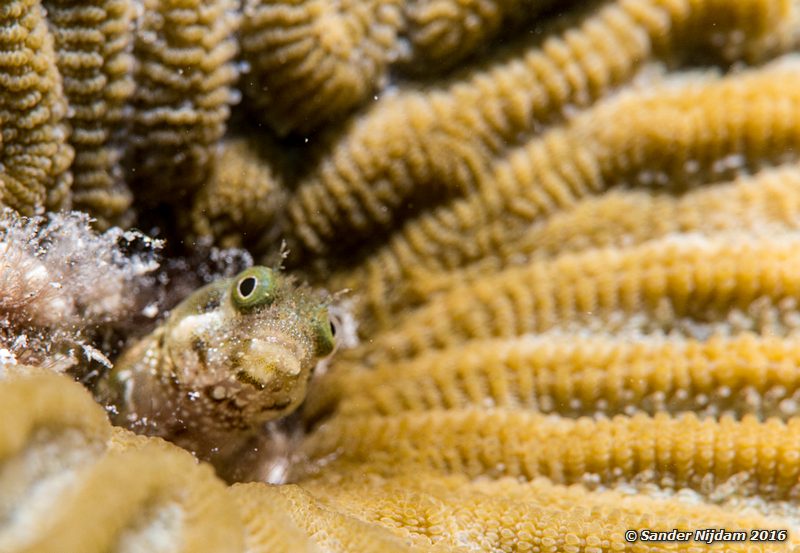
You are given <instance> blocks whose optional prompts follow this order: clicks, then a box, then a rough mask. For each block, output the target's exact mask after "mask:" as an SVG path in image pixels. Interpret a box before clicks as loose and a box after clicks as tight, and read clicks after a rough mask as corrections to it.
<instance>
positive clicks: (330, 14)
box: [241, 0, 401, 134]
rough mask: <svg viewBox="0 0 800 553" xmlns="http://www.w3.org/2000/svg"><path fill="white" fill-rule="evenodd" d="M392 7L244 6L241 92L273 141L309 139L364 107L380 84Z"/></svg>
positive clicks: (354, 0)
mask: <svg viewBox="0 0 800 553" xmlns="http://www.w3.org/2000/svg"><path fill="white" fill-rule="evenodd" d="M399 4H400V2H399V1H398V0H369V1H366V2H365V1H363V0H361V1H359V0H344V1H337V2H333V1H331V0H281V1H278V2H275V1H268V0H245V7H244V13H245V17H244V22H243V24H242V36H241V43H242V52H243V54H244V57H245V59H246V60H247V61H248V62H249V64H250V73H249V74H248V75H247V76H246V77H245V79H244V80H245V90H246V91H247V92H248V93H249V94H250V98H251V100H252V102H253V106H254V107H255V108H256V109H258V110H259V111H260V112H261V114H260V115H261V118H262V119H263V120H264V121H265V122H266V123H267V124H268V125H270V126H272V127H273V128H274V129H275V130H276V131H277V132H278V133H279V134H286V133H289V132H300V133H303V132H309V131H312V130H314V129H315V128H317V127H319V126H320V125H321V124H322V123H325V122H329V121H331V120H333V119H336V118H338V117H341V115H343V114H344V113H346V112H347V111H349V110H351V109H353V108H354V107H356V106H357V105H359V104H361V103H362V102H364V100H365V99H366V97H367V95H369V94H370V93H372V92H373V91H374V90H375V89H376V88H378V87H379V86H380V83H381V81H382V80H383V79H385V75H386V70H387V66H388V63H389V61H390V60H391V58H392V57H393V53H392V51H393V49H395V48H396V46H395V43H396V33H397V29H398V27H399V26H400V23H401V18H400V10H399Z"/></svg>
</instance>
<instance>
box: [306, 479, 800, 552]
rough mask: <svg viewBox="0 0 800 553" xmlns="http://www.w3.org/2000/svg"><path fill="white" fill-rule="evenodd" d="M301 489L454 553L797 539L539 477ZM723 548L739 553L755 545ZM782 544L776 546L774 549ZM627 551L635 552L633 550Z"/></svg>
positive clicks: (665, 502)
mask: <svg viewBox="0 0 800 553" xmlns="http://www.w3.org/2000/svg"><path fill="white" fill-rule="evenodd" d="M304 487H305V488H306V489H308V490H310V491H311V492H312V493H313V494H314V495H316V496H317V497H320V498H321V499H324V500H325V501H326V502H327V503H329V504H332V505H334V506H335V507H336V508H337V510H339V511H341V512H344V513H348V514H351V515H352V516H357V517H359V518H360V519H362V520H366V521H369V522H372V523H373V524H380V525H384V526H387V527H388V528H389V529H390V530H392V531H393V532H395V533H396V534H398V535H400V536H403V537H406V538H407V539H414V540H420V538H424V539H427V540H429V542H428V544H427V548H430V547H433V546H434V545H433V544H436V546H438V547H442V546H446V547H448V548H449V549H450V550H453V551H462V550H463V551H475V550H478V551H536V550H538V551H552V552H557V551H587V552H596V553H599V552H601V551H623V550H628V549H625V547H626V544H624V541H622V540H620V536H624V535H625V531H626V530H628V529H654V530H662V531H669V530H672V529H673V528H681V529H686V530H694V529H696V528H708V527H712V528H720V527H721V528H789V529H790V530H789V534H791V536H790V538H789V542H790V543H794V542H796V541H797V538H796V537H795V536H794V535H793V532H794V529H793V524H792V523H791V521H790V519H788V518H787V519H783V520H781V519H780V518H779V517H774V518H768V517H765V516H762V515H759V514H754V513H753V511H752V510H749V511H748V510H747V509H746V507H745V506H743V505H741V506H739V507H738V508H737V507H733V506H732V505H726V507H725V508H723V507H721V506H718V505H715V504H712V503H706V502H704V501H702V500H698V499H699V498H698V497H686V494H685V493H684V497H680V496H665V494H661V495H659V494H653V495H654V496H653V497H648V496H647V492H646V491H645V490H643V493H639V494H630V493H626V492H625V490H620V491H599V492H588V491H587V490H586V489H585V488H584V487H583V486H571V487H565V486H561V485H554V484H552V483H550V482H548V481H546V480H545V479H543V478H539V479H535V480H533V481H532V482H519V481H518V480H516V479H511V478H501V479H498V480H486V479H484V480H478V481H470V480H469V479H467V478H464V477H462V476H449V477H444V476H442V475H435V474H430V473H426V472H415V473H413V474H402V475H398V476H396V477H391V478H386V477H382V476H379V475H378V474H375V473H371V472H366V473H365V472H364V471H363V470H361V471H358V472H346V473H344V474H343V475H340V476H339V477H337V478H335V479H326V478H322V479H318V480H312V481H310V482H307V483H305V485H304ZM454 506H455V508H454ZM742 507H745V508H742ZM649 545H650V547H651V548H652V549H649V550H652V551H661V550H662V548H663V550H671V551H692V550H693V548H696V547H697V546H698V545H699V544H698V543H696V542H688V543H687V542H684V543H660V544H658V543H653V544H649ZM726 545H728V546H731V547H733V548H735V547H736V546H737V545H738V546H740V547H741V548H742V550H744V551H746V550H748V549H747V548H748V547H749V546H750V545H752V544H735V543H733V544H726ZM765 545H766V544H765ZM787 545H788V544H786V543H779V544H774V545H773V546H774V548H775V550H776V551H781V550H784V549H785V548H786V547H787ZM627 547H629V548H630V549H629V550H633V551H636V550H637V549H636V547H637V546H636V545H634V544H628V545H627ZM767 547H769V546H767ZM427 548H426V550H428V549H427ZM765 549H766V548H765ZM732 550H735V549H732Z"/></svg>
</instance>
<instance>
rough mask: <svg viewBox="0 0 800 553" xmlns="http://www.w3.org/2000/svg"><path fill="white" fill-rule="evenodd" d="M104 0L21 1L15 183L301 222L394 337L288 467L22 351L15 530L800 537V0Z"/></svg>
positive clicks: (445, 545) (541, 538)
mask: <svg viewBox="0 0 800 553" xmlns="http://www.w3.org/2000/svg"><path fill="white" fill-rule="evenodd" d="M78 4H79V3H74V4H73V3H69V2H55V1H51V2H50V3H49V4H48V5H47V6H48V9H47V18H46V19H45V18H44V13H45V12H44V10H43V8H42V6H41V5H39V4H38V3H36V2H33V1H31V2H13V3H11V4H9V6H8V7H5V6H4V7H0V22H2V23H3V25H4V26H3V27H2V29H5V30H4V31H2V32H0V44H2V45H3V46H2V48H3V50H2V52H0V75H3V77H0V79H4V80H2V81H0V82H9V83H14V85H13V86H11V85H9V92H7V93H5V94H3V95H0V98H1V100H0V101H2V102H4V103H3V104H2V105H3V106H4V107H3V110H5V111H3V112H0V121H2V125H3V127H2V131H3V132H2V140H3V142H2V146H1V147H2V149H0V155H2V156H3V157H2V163H3V165H2V171H5V172H0V176H1V177H2V180H0V182H1V183H2V188H0V190H1V191H2V196H0V201H2V203H3V204H5V205H9V206H11V207H13V208H15V209H18V210H22V211H34V210H37V209H43V208H46V207H50V206H52V207H55V206H56V205H61V204H64V205H66V204H67V203H68V201H69V196H70V179H71V178H72V177H71V175H74V183H73V184H72V185H71V194H72V198H73V201H74V202H75V204H76V205H78V206H80V207H82V208H84V209H88V210H89V211H90V212H92V213H93V214H94V215H95V216H97V217H103V218H104V221H107V222H108V223H111V222H114V221H121V220H124V219H125V217H127V215H126V213H129V212H130V213H136V212H137V211H139V213H141V209H142V206H147V205H148V204H150V205H152V203H160V202H164V203H167V204H171V205H172V207H171V208H170V209H169V210H168V211H166V213H168V217H169V218H170V219H169V220H168V221H163V220H162V221H161V222H164V223H172V222H173V221H174V223H175V225H174V226H175V227H176V228H177V229H179V230H178V231H177V234H176V235H174V236H170V238H172V239H174V240H182V241H185V242H186V243H191V242H192V239H194V238H197V237H204V238H206V239H210V240H213V241H216V243H217V244H222V245H226V246H230V245H235V246H241V245H244V246H247V247H249V248H251V251H252V252H253V253H255V254H256V256H259V255H261V256H263V257H264V259H267V258H268V257H269V256H270V255H275V253H276V252H278V251H280V246H279V244H280V240H279V238H285V239H286V241H287V243H288V245H289V249H290V253H289V256H288V258H287V259H286V260H285V264H286V265H287V266H288V268H290V269H293V270H295V271H297V272H298V273H300V274H302V275H303V276H304V277H305V278H307V279H309V280H312V281H314V284H317V285H321V286H324V287H326V288H328V289H329V290H331V291H333V292H335V291H338V290H342V289H349V292H347V293H344V294H341V295H340V297H341V301H342V303H343V304H345V305H346V306H347V309H349V310H351V311H352V315H353V317H354V320H355V321H356V322H357V324H358V329H357V333H358V337H359V338H360V343H357V344H345V345H344V346H343V347H342V348H341V351H339V352H338V353H337V354H336V355H335V356H334V357H333V358H332V359H331V360H330V361H328V362H327V364H326V366H325V370H324V371H320V373H321V374H319V375H317V377H316V379H315V380H314V381H313V383H312V387H311V390H310V392H309V396H308V398H307V400H306V402H305V404H304V406H303V407H302V409H301V412H300V413H299V414H298V415H297V417H296V419H295V420H294V423H296V424H297V425H299V426H301V427H302V432H300V434H301V435H300V436H299V437H297V440H296V443H294V442H293V443H291V444H290V446H287V447H291V451H290V453H289V454H288V456H287V457H286V459H284V461H285V463H286V466H288V472H287V476H286V478H285V481H282V482H281V484H280V485H272V484H266V483H264V482H247V483H237V484H234V485H231V486H228V487H225V486H224V485H222V483H221V482H220V481H219V480H217V479H216V478H215V477H214V476H213V475H212V473H211V471H210V469H209V467H208V466H206V465H203V464H199V465H198V464H196V463H194V462H193V461H192V460H191V458H189V457H188V456H187V455H186V454H185V452H182V451H180V450H178V449H176V448H175V447H174V446H171V445H169V444H166V443H164V442H161V441H159V440H156V439H150V438H143V437H137V436H134V435H132V434H129V433H127V432H125V431H122V430H119V429H113V428H111V427H110V426H109V425H108V423H107V422H106V421H105V420H104V418H103V416H102V411H101V410H100V409H99V408H98V407H97V406H96V405H93V404H92V402H91V400H90V398H89V396H88V394H86V393H85V392H83V391H82V390H81V389H80V387H79V386H78V385H76V384H74V383H70V382H69V381H68V379H67V378H66V377H64V376H54V375H51V374H41V373H42V372H43V371H42V370H41V369H36V368H33V367H27V366H22V365H21V364H18V365H13V364H12V363H10V362H8V359H6V362H5V364H3V362H2V359H3V358H2V357H0V376H2V380H0V490H2V493H0V549H2V550H6V549H7V550H11V551H28V550H42V551H48V550H54V549H56V546H55V545H53V544H59V547H64V545H63V544H67V545H69V546H70V547H72V548H73V549H74V550H80V551H94V550H98V551H101V550H115V548H116V550H121V551H130V550H135V548H137V547H138V548H139V549H140V550H148V551H161V550H165V551H167V550H169V551H172V550H187V551H205V550H209V551H249V552H267V551H269V552H272V551H298V550H309V551H352V552H361V551H420V550H424V551H504V552H505V551H508V552H511V551H539V552H544V551H552V552H555V551H567V552H581V551H583V552H590V553H599V552H601V551H645V550H647V551H667V550H669V551H699V550H704V549H703V547H704V545H703V544H702V543H700V542H698V541H695V540H689V541H685V542H675V543H667V542H652V543H644V542H636V543H633V542H629V541H626V539H625V531H626V530H629V529H637V530H642V529H651V530H671V529H682V530H695V529H703V528H726V529H729V530H745V531H747V530H750V529H774V530H786V531H787V534H786V536H785V537H786V540H785V541H784V542H753V541H744V542H728V543H725V544H719V545H717V547H718V548H724V549H725V550H730V551H752V550H763V551H789V550H794V549H798V548H800V510H799V509H798V499H800V376H798V375H800V371H798V366H799V365H800V332H799V330H800V316H798V305H799V304H800V253H798V252H800V166H798V163H800V159H798V156H797V152H798V151H800V134H799V133H800V131H798V129H800V110H799V109H798V106H800V97H798V90H800V80H798V79H800V61H798V58H797V57H796V54H793V53H794V51H795V50H796V49H797V45H798V43H797V38H798V36H800V19H798V16H799V15H800V12H798V4H797V2H794V1H790V0H735V1H730V0H725V1H723V0H605V1H597V2H590V3H577V2H576V3H570V4H569V5H563V3H562V4H558V5H557V3H553V2H548V1H541V2H528V1H522V0H503V1H501V0H411V1H407V2H399V1H397V0H385V1H379V0H370V1H369V2H354V1H341V2H337V1H333V0H310V1H303V0H292V1H288V0H287V1H279V2H266V1H259V0H247V1H245V2H243V5H241V6H239V5H238V4H237V3H236V2H229V1H227V0H206V1H199V0H180V1H177V0H176V1H171V0H170V1H168V0H152V1H151V0H147V1H146V2H143V3H128V2H124V1H122V0H120V1H119V2H111V1H108V0H106V1H100V0H98V1H97V2H96V3H92V4H91V6H93V7H91V8H90V7H86V5H85V3H83V4H81V5H80V6H79V5H78ZM573 4H574V5H573ZM51 5H52V8H51V7H50V6H51ZM129 10H130V11H129ZM70 14H74V16H73V15H70ZM90 17H91V18H96V19H92V21H106V22H108V26H107V27H103V28H104V29H105V31H106V33H107V34H106V36H108V37H113V40H112V39H108V40H106V39H100V36H99V35H96V34H92V33H87V31H86V30H85V29H84V28H83V27H81V25H82V23H81V22H83V21H84V20H87V21H88V19H83V18H90ZM128 17H130V18H131V19H130V21H131V25H130V26H129V27H128V30H127V31H123V30H122V29H121V27H119V22H120V21H127V19H126V18H128ZM48 29H49V31H48ZM84 35H85V36H84ZM123 44H124V46H123ZM237 50H238V51H239V54H238V58H237V57H236V56H237V54H236V51H237ZM4 60H5V61H4ZM110 60H115V61H113V62H112V61H110ZM131 61H133V64H132V66H131V65H130V62H131ZM237 73H238V74H239V80H238V82H236V81H235V79H236V76H237ZM103 79H106V80H107V83H112V82H113V83H116V84H115V85H113V86H112V85H111V84H105V85H103V86H100V87H99V88H97V89H95V88H93V87H92V86H90V83H99V82H100V81H101V80H103ZM81 83H86V84H81ZM84 90H85V93H84V92H82V91H84ZM239 90H241V91H242V102H241V105H240V106H237V107H236V108H235V112H234V117H232V119H231V120H230V121H228V115H229V111H230V106H231V105H234V104H236V102H237V99H238V98H237V96H238V95H239V93H238V91H239ZM79 91H80V92H79ZM90 108H91V109H95V108H96V109H97V110H98V111H97V112H96V113H95V112H92V111H90ZM107 110H110V111H107ZM114 110H122V111H123V113H124V114H128V115H129V116H119V112H116V114H115V112H114ZM3 114H5V115H3ZM34 115H35V117H34ZM125 125H129V126H130V128H129V129H126V128H125ZM262 125H263V127H262ZM69 127H71V130H72V135H70V134H69V132H68V130H69ZM87 133H89V134H87ZM89 135H91V136H92V137H94V138H95V139H96V140H90V139H89V138H88V137H89ZM72 148H74V150H75V152H76V157H75V161H74V162H73V163H72V165H71V167H69V165H70V154H69V152H70V151H71V149H72ZM41 152H47V154H46V155H39V154H40V153H41ZM46 162H47V163H46ZM101 167H102V168H103V169H102V171H100V173H102V174H103V175H105V176H104V178H103V179H99V180H94V179H95V178H99V177H97V175H99V174H100V173H98V172H97V171H98V170H100V168H101ZM117 168H119V169H120V171H121V172H119V171H118V170H117ZM93 175H94V176H93ZM119 175H121V178H118V177H119ZM12 177H13V178H12ZM125 187H128V190H130V193H131V195H132V199H133V207H132V208H130V211H129V207H128V206H127V200H126V199H125V198H126V197H127V196H126V194H127V192H125V190H126V188H125ZM176 200H178V201H176ZM166 226H169V225H168V224H167V225H166ZM0 246H2V240H0ZM2 285H3V280H2V279H0V292H2V291H3V288H2ZM2 299H3V298H2V297H0V310H1V309H2V307H3V305H4V304H3V303H2ZM0 353H2V350H0ZM21 358H22V359H24V357H21ZM134 480H135V483H136V485H135V486H134V485H131V482H134ZM37 490H39V491H38V492H37ZM47 496H57V497H58V500H57V501H45V500H44V499H43V498H44V497H47ZM80 512H83V513H87V515H85V516H83V517H80V516H79V515H77V514H76V513H80ZM32 528H35V529H36V531H35V532H34V531H32ZM181 548H183V549H181Z"/></svg>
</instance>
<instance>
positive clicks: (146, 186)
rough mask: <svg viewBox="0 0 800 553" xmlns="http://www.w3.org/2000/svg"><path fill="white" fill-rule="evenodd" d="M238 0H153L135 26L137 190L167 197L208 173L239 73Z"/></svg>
mask: <svg viewBox="0 0 800 553" xmlns="http://www.w3.org/2000/svg"><path fill="white" fill-rule="evenodd" d="M235 8H236V3H235V2H234V1H233V0H146V1H145V2H144V13H143V14H142V17H141V20H140V22H139V25H138V27H137V29H136V35H135V39H134V54H135V56H136V57H137V59H138V64H137V70H136V73H135V78H136V90H135V92H134V94H133V98H132V104H133V107H134V111H133V118H132V119H133V125H132V129H131V132H132V135H133V136H132V137H131V144H130V152H129V155H130V160H129V165H130V168H131V171H132V172H133V179H134V182H135V185H134V187H135V191H136V194H137V195H138V197H140V198H142V199H144V200H151V201H152V200H157V201H159V202H163V201H165V200H168V199H169V198H170V194H169V193H168V192H172V193H173V195H174V193H175V192H177V193H178V195H179V196H180V195H181V193H186V192H187V191H192V190H194V189H195V188H196V187H198V186H199V185H200V184H201V183H202V182H203V180H204V179H205V178H206V176H207V171H208V169H209V164H210V162H211V157H212V152H213V147H214V146H215V144H216V142H217V141H218V140H219V139H220V138H221V137H222V135H223V133H224V132H225V125H226V122H227V119H228V115H229V111H230V104H231V103H233V101H234V93H233V91H232V89H231V85H232V84H233V82H234V81H235V80H236V77H237V72H236V68H235V66H234V63H233V61H232V60H233V57H234V56H235V55H236V50H237V46H236V43H235V42H234V40H233V33H234V32H235V31H236V29H237V27H238V24H239V17H238V15H237V14H236V13H235Z"/></svg>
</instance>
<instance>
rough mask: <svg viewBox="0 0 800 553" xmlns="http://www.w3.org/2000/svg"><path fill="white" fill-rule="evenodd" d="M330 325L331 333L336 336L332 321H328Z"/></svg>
mask: <svg viewBox="0 0 800 553" xmlns="http://www.w3.org/2000/svg"><path fill="white" fill-rule="evenodd" d="M329 324H330V325H331V335H332V336H336V325H335V324H333V322H331V323H329Z"/></svg>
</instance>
